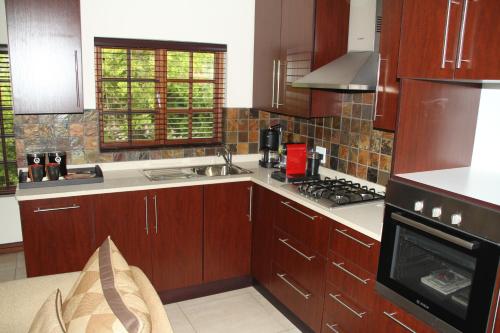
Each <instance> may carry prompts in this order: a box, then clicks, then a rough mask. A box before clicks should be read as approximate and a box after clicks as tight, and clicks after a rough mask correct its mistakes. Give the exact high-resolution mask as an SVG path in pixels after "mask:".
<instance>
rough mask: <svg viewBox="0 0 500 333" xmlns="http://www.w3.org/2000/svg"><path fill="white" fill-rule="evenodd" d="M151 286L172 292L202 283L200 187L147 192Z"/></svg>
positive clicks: (201, 198) (201, 206)
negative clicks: (151, 266)
mask: <svg viewBox="0 0 500 333" xmlns="http://www.w3.org/2000/svg"><path fill="white" fill-rule="evenodd" d="M150 198H152V200H150V212H151V213H153V216H152V217H151V221H152V223H151V224H150V232H151V234H152V237H151V241H152V244H151V245H152V247H151V252H152V256H151V258H152V265H153V281H152V282H153V285H154V286H155V288H156V290H172V289H178V288H184V287H189V286H194V285H197V284H201V283H202V278H203V274H202V268H203V264H202V261H203V187H202V186H186V187H176V188H169V189H162V190H155V191H151V194H150Z"/></svg>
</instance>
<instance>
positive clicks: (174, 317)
mask: <svg viewBox="0 0 500 333" xmlns="http://www.w3.org/2000/svg"><path fill="white" fill-rule="evenodd" d="M165 310H166V311H167V316H168V320H169V321H170V325H172V330H173V331H174V332H175V333H196V331H195V330H194V328H193V326H191V323H189V320H188V319H187V317H186V315H185V314H184V313H183V312H182V310H181V309H180V308H179V306H178V305H177V304H175V303H174V304H167V305H165Z"/></svg>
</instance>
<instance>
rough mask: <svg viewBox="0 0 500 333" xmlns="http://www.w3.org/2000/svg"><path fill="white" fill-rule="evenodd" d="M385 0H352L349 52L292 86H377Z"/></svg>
mask: <svg viewBox="0 0 500 333" xmlns="http://www.w3.org/2000/svg"><path fill="white" fill-rule="evenodd" d="M381 22H382V0H350V13H349V39H348V46H347V50H348V52H347V53H346V54H345V55H343V56H341V57H340V58H337V59H335V60H334V61H332V62H330V63H328V64H326V65H324V66H322V67H320V68H318V69H316V70H315V71H313V72H311V73H309V74H307V75H306V76H304V77H302V78H300V79H298V80H296V81H294V82H293V83H292V87H298V88H317V89H342V90H362V91H365V90H376V88H377V82H378V71H379V62H380V54H379V52H378V51H379V42H380V28H381V26H380V25H381Z"/></svg>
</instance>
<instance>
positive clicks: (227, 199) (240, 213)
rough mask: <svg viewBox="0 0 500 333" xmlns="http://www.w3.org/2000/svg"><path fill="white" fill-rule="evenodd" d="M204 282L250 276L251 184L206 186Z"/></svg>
mask: <svg viewBox="0 0 500 333" xmlns="http://www.w3.org/2000/svg"><path fill="white" fill-rule="evenodd" d="M203 192H204V193H203V199H204V207H203V220H204V231H203V232H204V234H203V239H204V242H203V246H204V247H203V248H204V251H203V252H204V261H203V281H204V282H210V281H216V280H223V279H229V278H236V277H243V276H249V275H250V272H251V252H252V221H251V220H252V215H251V206H252V202H251V199H252V183H251V182H237V183H226V184H214V185H205V186H204V190H203Z"/></svg>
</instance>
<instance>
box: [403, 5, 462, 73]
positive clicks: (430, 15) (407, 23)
mask: <svg viewBox="0 0 500 333" xmlns="http://www.w3.org/2000/svg"><path fill="white" fill-rule="evenodd" d="M448 4H450V5H449V7H448ZM462 5H463V2H462V0H458V1H451V2H449V1H448V0H405V1H404V5H403V18H402V27H401V43H400V49H399V67H398V76H399V77H404V78H435V79H453V76H454V70H455V60H456V56H457V46H458V36H459V30H460V24H461V14H462ZM448 8H449V11H448ZM448 18H449V19H448ZM447 22H448V23H447ZM446 32H447V33H446Z"/></svg>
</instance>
